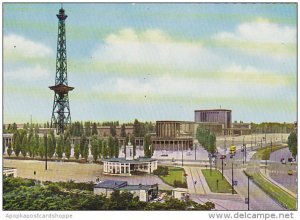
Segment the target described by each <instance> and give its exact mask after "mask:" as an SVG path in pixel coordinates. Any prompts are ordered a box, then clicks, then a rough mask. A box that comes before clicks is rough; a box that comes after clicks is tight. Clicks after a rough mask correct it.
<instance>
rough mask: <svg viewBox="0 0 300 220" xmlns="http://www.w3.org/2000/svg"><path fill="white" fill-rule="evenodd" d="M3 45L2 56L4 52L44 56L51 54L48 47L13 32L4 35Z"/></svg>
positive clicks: (16, 54)
mask: <svg viewBox="0 0 300 220" xmlns="http://www.w3.org/2000/svg"><path fill="white" fill-rule="evenodd" d="M3 46H4V56H5V54H6V53H12V54H13V55H14V56H22V57H46V56H49V55H52V54H53V51H52V49H51V48H50V47H48V46H46V45H44V44H42V43H39V42H34V41H32V40H30V39H26V38H24V37H23V36H19V35H15V34H10V35H6V36H4V37H3Z"/></svg>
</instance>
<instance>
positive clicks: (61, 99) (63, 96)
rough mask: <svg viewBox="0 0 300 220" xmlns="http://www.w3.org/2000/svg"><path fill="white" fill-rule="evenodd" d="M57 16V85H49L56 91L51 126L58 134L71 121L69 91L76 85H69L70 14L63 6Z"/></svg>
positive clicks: (61, 132) (62, 131)
mask: <svg viewBox="0 0 300 220" xmlns="http://www.w3.org/2000/svg"><path fill="white" fill-rule="evenodd" d="M61 6H62V4H61ZM56 16H57V18H58V36H57V55H56V74H55V85H54V86H49V88H50V89H51V90H53V91H54V101H53V109H52V117H51V125H50V127H51V128H52V127H53V128H55V129H56V132H57V134H63V133H64V130H65V128H66V126H67V125H68V124H70V123H71V113H70V105H69V96H68V93H69V91H72V90H73V89H74V87H70V86H68V74H67V47H66V29H65V20H66V19H67V17H68V16H67V15H66V14H65V10H64V9H63V8H62V7H61V9H59V13H58V14H57V15H56Z"/></svg>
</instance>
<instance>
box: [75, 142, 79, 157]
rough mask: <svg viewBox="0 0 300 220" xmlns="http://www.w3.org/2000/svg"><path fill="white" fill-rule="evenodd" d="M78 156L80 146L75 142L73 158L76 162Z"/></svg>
mask: <svg viewBox="0 0 300 220" xmlns="http://www.w3.org/2000/svg"><path fill="white" fill-rule="evenodd" d="M79 155H80V145H79V144H78V142H77V141H76V142H75V146H74V157H75V158H76V160H78V159H79Z"/></svg>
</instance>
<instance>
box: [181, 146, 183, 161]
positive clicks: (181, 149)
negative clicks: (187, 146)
mask: <svg viewBox="0 0 300 220" xmlns="http://www.w3.org/2000/svg"><path fill="white" fill-rule="evenodd" d="M181 166H183V144H181Z"/></svg>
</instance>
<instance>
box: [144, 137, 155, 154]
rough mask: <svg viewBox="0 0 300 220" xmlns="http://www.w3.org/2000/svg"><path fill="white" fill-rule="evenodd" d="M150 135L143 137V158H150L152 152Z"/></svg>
mask: <svg viewBox="0 0 300 220" xmlns="http://www.w3.org/2000/svg"><path fill="white" fill-rule="evenodd" d="M151 143H152V141H151V135H149V134H147V135H145V138H144V155H145V157H149V158H151V157H152V155H153V152H152V150H151Z"/></svg>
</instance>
